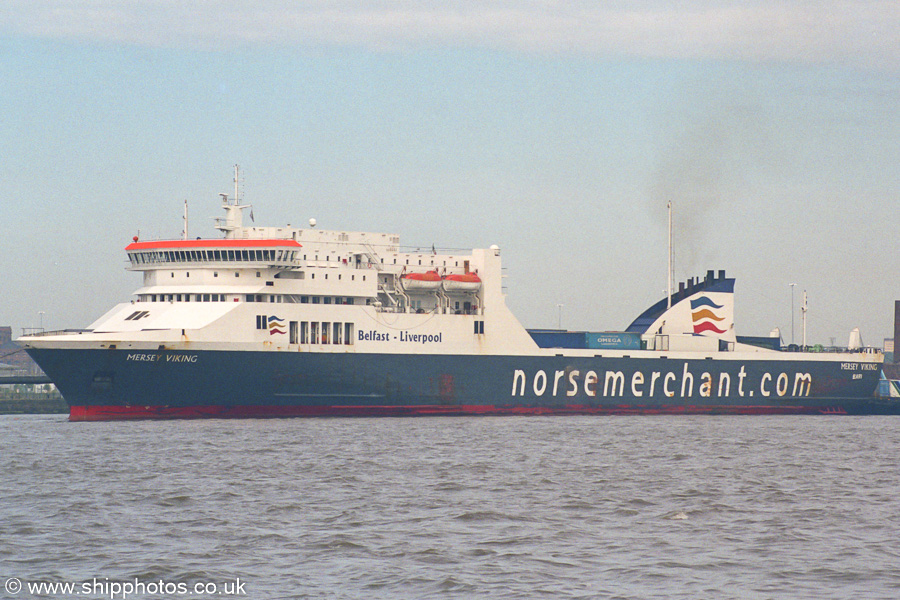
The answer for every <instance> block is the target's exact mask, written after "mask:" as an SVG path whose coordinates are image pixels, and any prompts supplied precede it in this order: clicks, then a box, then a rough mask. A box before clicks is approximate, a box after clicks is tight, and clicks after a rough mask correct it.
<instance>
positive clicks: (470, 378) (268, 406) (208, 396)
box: [28, 348, 900, 420]
mask: <svg viewBox="0 0 900 600" xmlns="http://www.w3.org/2000/svg"><path fill="white" fill-rule="evenodd" d="M28 352H29V354H31V356H32V357H33V358H34V360H35V361H36V362H37V363H38V364H39V365H40V366H41V368H42V369H43V370H44V372H45V373H47V375H48V376H49V377H50V378H51V379H52V380H53V381H54V383H55V384H56V385H57V387H58V388H59V390H60V392H61V393H62V394H63V397H64V398H65V399H66V401H67V402H68V404H69V406H70V407H71V418H72V419H73V420H106V419H124V418H193V417H266V416H326V415H335V416H362V415H364V416H400V415H438V414H440V415H461V414H611V413H615V414H618V413H626V414H631V413H638V414H659V413H678V414H803V413H812V414H900V403H897V402H891V401H889V400H886V399H880V398H878V397H876V396H875V390H876V388H877V385H878V380H879V370H878V369H877V365H874V364H869V363H839V362H831V361H815V360H803V361H800V360H798V361H771V360H752V361H736V360H727V359H715V360H711V359H706V360H703V359H700V360H688V361H685V360H679V359H667V358H603V357H599V356H598V357H589V358H588V357H585V358H582V357H578V358H575V357H564V356H555V357H534V356H457V355H454V356H448V355H424V354H404V355H396V354H363V353H312V352H227V351H181V350H177V351H176V350H161V351H128V350H105V349H104V350H62V349H36V348H30V349H28ZM873 367H874V368H873Z"/></svg>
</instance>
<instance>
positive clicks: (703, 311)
mask: <svg viewBox="0 0 900 600" xmlns="http://www.w3.org/2000/svg"><path fill="white" fill-rule="evenodd" d="M722 308H724V305H719V304H716V303H715V302H713V301H712V300H710V299H709V298H707V297H706V296H701V297H699V298H697V299H696V300H691V320H692V321H693V323H694V333H704V332H706V331H712V332H715V333H725V330H724V329H719V328H718V327H716V323H721V322H722V321H724V320H725V317H720V316H719V315H717V314H716V312H715V311H717V310H721V309H722Z"/></svg>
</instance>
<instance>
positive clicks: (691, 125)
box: [648, 98, 768, 280]
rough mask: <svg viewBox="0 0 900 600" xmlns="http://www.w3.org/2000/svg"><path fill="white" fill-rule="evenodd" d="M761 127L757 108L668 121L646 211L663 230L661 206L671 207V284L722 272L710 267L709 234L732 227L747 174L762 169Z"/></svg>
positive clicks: (705, 111)
mask: <svg viewBox="0 0 900 600" xmlns="http://www.w3.org/2000/svg"><path fill="white" fill-rule="evenodd" d="M693 100H696V98H694V99H693ZM695 106H696V105H695ZM766 122H767V119H765V118H764V117H763V111H762V110H761V109H759V108H758V107H748V106H746V105H745V106H740V107H735V106H727V104H726V105H723V104H720V105H719V106H718V107H712V108H710V107H709V106H708V105H707V106H702V107H700V112H699V113H697V114H689V115H687V116H680V117H673V118H672V119H671V120H670V121H669V123H668V124H666V125H665V126H664V127H663V128H661V131H660V140H661V141H660V143H659V144H658V145H657V147H658V148H659V155H658V158H657V160H656V167H655V169H654V170H653V172H652V174H651V180H650V183H649V185H650V194H649V196H648V198H649V203H650V206H649V210H650V213H651V219H652V220H653V221H654V222H656V223H659V224H661V225H662V227H663V228H665V227H666V220H667V215H666V203H667V202H669V201H671V202H672V206H673V222H672V238H673V239H672V243H673V246H674V255H675V265H674V268H675V273H676V280H679V279H684V278H686V277H689V276H690V275H691V274H698V273H702V272H705V271H706V269H712V268H725V265H719V264H715V265H713V264H710V261H712V260H721V257H720V256H719V255H718V253H717V250H716V244H715V236H714V235H713V232H719V231H722V230H723V229H725V228H729V227H734V226H735V225H736V220H737V218H738V213H739V212H740V205H741V204H744V203H745V201H746V199H747V194H748V190H747V187H748V184H749V176H750V174H751V173H752V172H754V171H756V170H758V169H759V168H760V167H761V166H762V167H765V168H768V167H767V165H766V164H765V163H766V162H768V159H766V158H765V151H764V147H765V146H766V137H767V136H766V133H765V132H766Z"/></svg>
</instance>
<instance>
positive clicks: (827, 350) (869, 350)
mask: <svg viewBox="0 0 900 600" xmlns="http://www.w3.org/2000/svg"><path fill="white" fill-rule="evenodd" d="M781 351H782V352H814V353H815V352H821V353H824V354H883V352H882V350H881V348H875V347H874V346H864V347H862V348H847V347H844V346H823V345H822V344H815V345H812V346H808V345H807V346H802V345H800V344H788V345H787V346H782V347H781Z"/></svg>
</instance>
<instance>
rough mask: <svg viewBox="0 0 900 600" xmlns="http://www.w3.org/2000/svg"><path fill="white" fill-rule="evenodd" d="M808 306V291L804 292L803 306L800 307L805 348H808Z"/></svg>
mask: <svg viewBox="0 0 900 600" xmlns="http://www.w3.org/2000/svg"><path fill="white" fill-rule="evenodd" d="M807 309H808V306H807V304H806V290H803V306H801V307H800V314H801V315H802V316H803V348H804V349H805V348H806V311H807Z"/></svg>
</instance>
